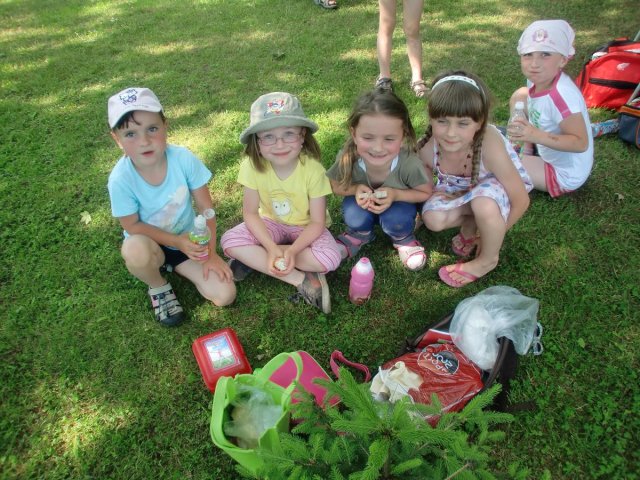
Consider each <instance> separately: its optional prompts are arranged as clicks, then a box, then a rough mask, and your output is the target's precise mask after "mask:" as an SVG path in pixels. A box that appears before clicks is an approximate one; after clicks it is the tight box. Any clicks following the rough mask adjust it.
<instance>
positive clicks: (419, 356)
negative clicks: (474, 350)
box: [382, 343, 484, 424]
mask: <svg viewBox="0 0 640 480" xmlns="http://www.w3.org/2000/svg"><path fill="white" fill-rule="evenodd" d="M398 362H404V365H405V366H406V368H407V369H408V370H409V371H410V372H412V373H415V374H417V375H419V377H420V378H421V380H422V383H421V384H420V386H419V387H418V388H417V389H416V388H411V389H409V390H408V392H407V393H408V394H409V396H410V397H411V398H412V399H413V400H414V401H416V402H418V403H424V404H430V403H431V394H433V393H435V394H436V395H437V396H438V399H439V400H440V402H441V403H442V411H443V412H448V411H455V412H457V411H459V410H462V408H463V407H464V406H465V405H466V404H467V402H469V400H471V399H472V398H473V397H474V396H475V395H477V394H478V392H480V391H481V390H482V389H483V388H484V382H483V381H482V372H481V370H480V369H479V368H478V367H476V366H475V365H474V364H473V362H471V361H470V360H469V359H468V358H467V357H466V356H465V355H464V354H463V353H462V352H461V351H460V350H458V347H456V346H455V345H454V344H452V343H441V344H432V345H428V346H427V347H426V348H424V349H423V350H422V351H419V352H411V353H405V354H404V355H402V356H400V357H398V358H395V359H393V360H390V361H388V362H386V363H385V364H384V365H383V366H382V369H383V370H387V369H391V368H393V367H394V366H396V364H397V363H398ZM433 420H434V421H433V422H432V419H429V421H430V422H431V423H432V424H434V422H436V423H437V418H434V419H433Z"/></svg>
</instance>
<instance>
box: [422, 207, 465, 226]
mask: <svg viewBox="0 0 640 480" xmlns="http://www.w3.org/2000/svg"><path fill="white" fill-rule="evenodd" d="M472 214H473V212H472V210H471V206H470V205H469V204H465V205H462V206H461V207H459V208H453V209H451V210H428V211H426V212H424V213H423V214H422V221H423V222H424V225H425V226H426V227H427V228H428V229H429V230H431V231H432V232H440V231H442V230H446V229H448V228H453V227H460V226H461V225H463V224H464V223H465V222H466V221H467V217H469V216H470V215H472Z"/></svg>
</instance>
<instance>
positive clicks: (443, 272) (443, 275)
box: [438, 262, 478, 288]
mask: <svg viewBox="0 0 640 480" xmlns="http://www.w3.org/2000/svg"><path fill="white" fill-rule="evenodd" d="M461 266H462V263H460V262H458V263H456V265H455V266H454V267H453V271H451V272H450V271H448V270H447V267H441V268H440V270H438V276H439V277H440V280H442V281H443V282H444V283H446V284H447V285H449V286H450V287H453V288H460V287H464V286H465V285H469V284H470V283H472V282H475V281H476V280H478V277H476V276H475V275H474V274H473V273H469V272H464V271H462V269H461ZM453 272H455V273H457V274H458V275H460V276H461V277H464V278H466V279H467V280H469V281H468V282H464V283H463V282H461V281H459V280H456V279H454V278H451V274H452V273H453Z"/></svg>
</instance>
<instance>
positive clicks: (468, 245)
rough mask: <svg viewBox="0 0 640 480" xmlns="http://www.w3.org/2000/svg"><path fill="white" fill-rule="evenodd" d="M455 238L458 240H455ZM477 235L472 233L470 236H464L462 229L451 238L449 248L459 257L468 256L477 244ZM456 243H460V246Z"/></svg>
mask: <svg viewBox="0 0 640 480" xmlns="http://www.w3.org/2000/svg"><path fill="white" fill-rule="evenodd" d="M456 238H457V239H458V241H457V242H456ZM479 239H480V236H479V235H474V236H473V237H470V238H465V237H464V235H462V231H461V232H460V233H458V234H457V235H456V236H455V237H453V238H452V239H451V250H453V253H455V254H456V255H458V256H459V257H469V256H471V254H472V253H473V251H474V250H475V249H476V247H477V246H478V240H479ZM456 243H460V244H461V245H462V247H457V246H456Z"/></svg>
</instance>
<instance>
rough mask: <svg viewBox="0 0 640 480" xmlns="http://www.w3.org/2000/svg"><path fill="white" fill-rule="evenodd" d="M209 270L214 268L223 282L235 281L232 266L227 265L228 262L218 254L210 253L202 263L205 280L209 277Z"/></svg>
mask: <svg viewBox="0 0 640 480" xmlns="http://www.w3.org/2000/svg"><path fill="white" fill-rule="evenodd" d="M209 270H213V272H214V273H215V274H216V275H218V278H219V279H220V280H222V281H223V282H233V272H232V271H231V268H230V267H229V265H227V262H225V261H224V260H223V259H222V258H220V257H219V256H218V255H216V254H214V255H211V254H209V258H208V259H207V260H205V261H204V262H203V263H202V278H204V279H205V280H208V279H209Z"/></svg>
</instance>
